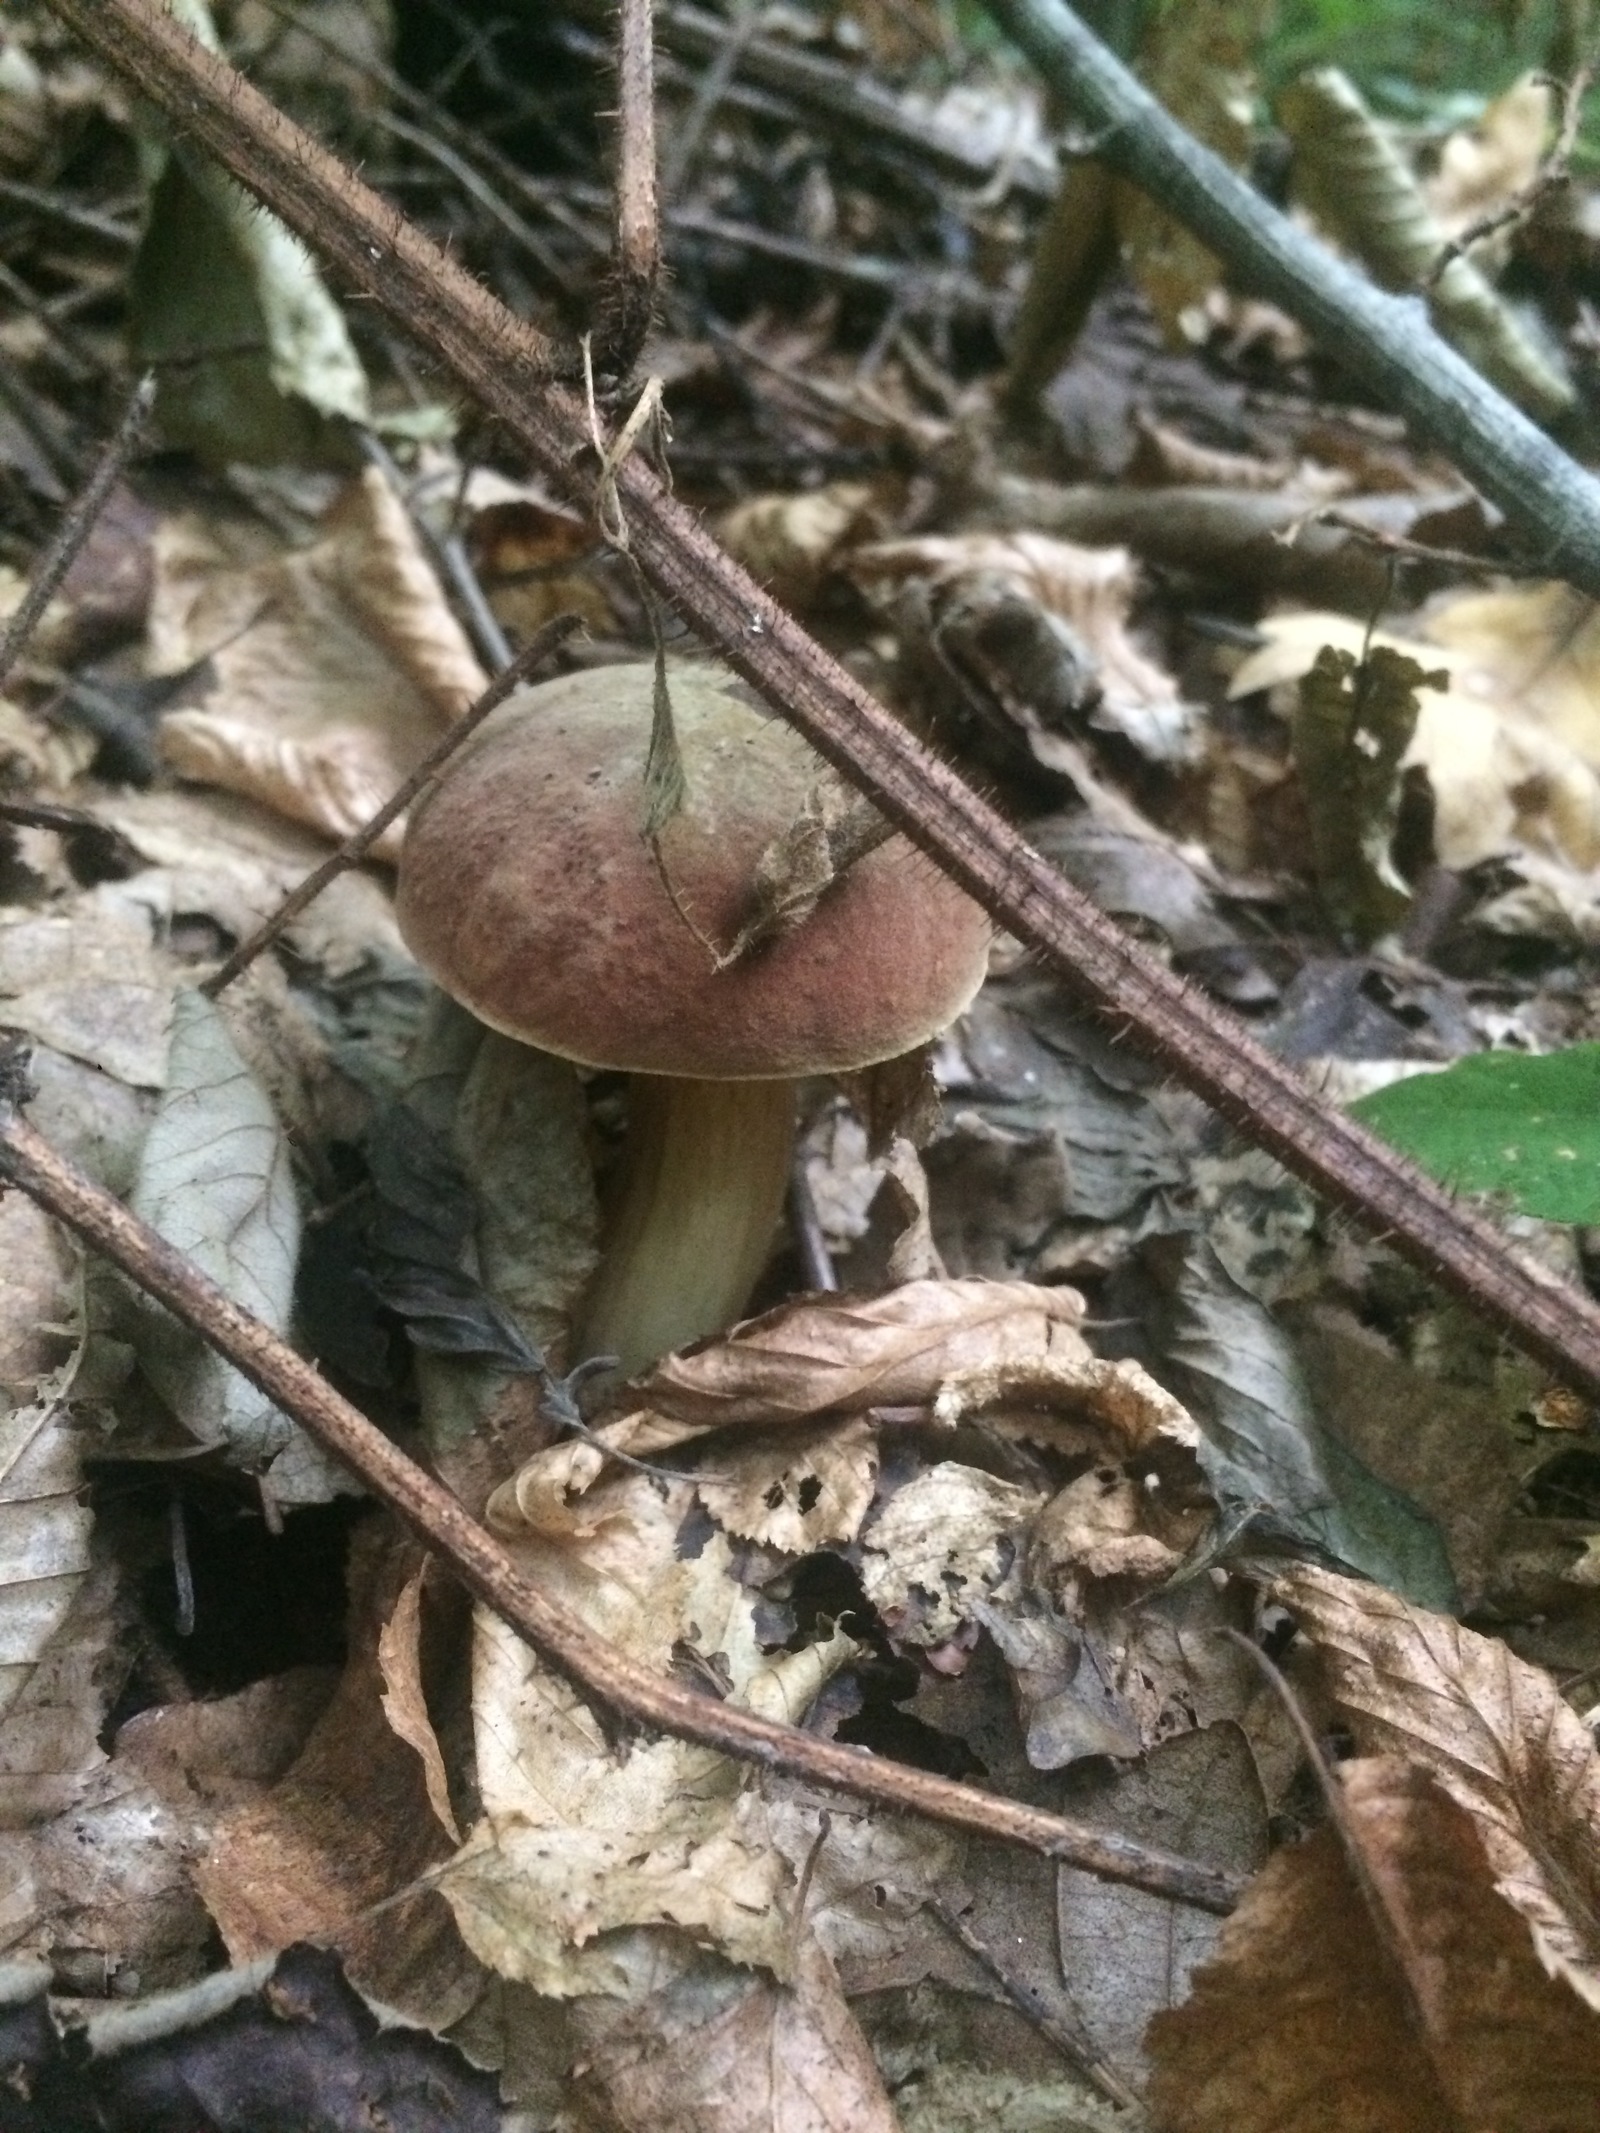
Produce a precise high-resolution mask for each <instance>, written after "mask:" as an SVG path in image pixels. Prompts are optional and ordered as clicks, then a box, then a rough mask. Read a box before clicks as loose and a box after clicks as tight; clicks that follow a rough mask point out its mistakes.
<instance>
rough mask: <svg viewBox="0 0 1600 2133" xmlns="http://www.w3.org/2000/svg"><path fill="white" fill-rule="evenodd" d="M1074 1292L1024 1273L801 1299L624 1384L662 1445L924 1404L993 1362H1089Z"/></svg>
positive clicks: (654, 1443)
mask: <svg viewBox="0 0 1600 2133" xmlns="http://www.w3.org/2000/svg"><path fill="white" fill-rule="evenodd" d="M1083 1313H1084V1303H1083V1298H1082V1297H1081V1296H1080V1295H1079V1294H1078V1293H1077V1291H1076V1290H1075V1289H1067V1288H1045V1287H1041V1286H1037V1285H1035V1284H1034V1283H1031V1282H1025V1281H1012V1282H1007V1281H912V1282H907V1283H906V1284H905V1286H904V1287H902V1288H898V1289H891V1290H890V1291H889V1292H888V1294H887V1295H883V1296H829V1297H806V1298H803V1299H802V1300H801V1301H799V1302H798V1303H792V1304H780V1305H779V1307H778V1308H777V1309H776V1310H775V1311H768V1312H765V1313H764V1314H763V1315H762V1316H761V1317H760V1318H752V1319H750V1320H749V1321H748V1322H747V1323H746V1324H744V1325H742V1326H738V1327H736V1328H735V1329H734V1331H733V1332H732V1333H731V1334H730V1335H729V1336H728V1338H727V1339H726V1340H723V1341H718V1342H716V1343H715V1344H714V1345H713V1346H711V1347H707V1348H702V1349H700V1350H698V1351H696V1352H693V1353H690V1354H686V1355H669V1356H665V1357H663V1359H662V1360H661V1361H660V1362H659V1363H657V1364H656V1365H655V1367H654V1368H653V1369H652V1370H650V1371H648V1372H647V1373H646V1374H645V1375H644V1376H643V1377H641V1378H638V1379H636V1380H635V1381H634V1383H633V1384H632V1385H630V1386H629V1387H628V1388H627V1399H628V1404H629V1408H630V1410H643V1411H644V1412H646V1413H647V1414H648V1416H649V1418H650V1426H649V1429H648V1431H643V1432H641V1433H640V1434H639V1435H638V1436H635V1437H633V1438H631V1439H630V1443H631V1445H632V1446H633V1448H634V1449H635V1450H639V1449H640V1448H641V1445H643V1447H645V1448H648V1449H650V1450H659V1449H661V1448H662V1447H664V1446H666V1445H671V1444H679V1443H682V1442H683V1440H684V1439H685V1438H686V1437H693V1436H699V1435H702V1434H703V1433H704V1432H705V1431H707V1430H713V1429H735V1428H740V1427H744V1428H772V1427H774V1426H776V1425H780V1424H789V1423H796V1422H803V1421H807V1420H810V1419H811V1418H813V1417H814V1416H817V1415H822V1414H857V1413H860V1412H861V1411H862V1410H863V1409H864V1408H868V1407H921V1406H927V1405H929V1404H931V1403H932V1401H934V1400H935V1399H936V1398H937V1397H938V1395H939V1393H940V1391H941V1390H942V1388H943V1386H944V1384H945V1382H946V1380H947V1379H949V1378H951V1377H952V1376H954V1375H955V1374H956V1373H957V1372H959V1371H965V1370H974V1369H977V1368H979V1367H980V1366H981V1365H983V1364H985V1363H988V1362H990V1361H992V1360H994V1359H995V1358H999V1357H1004V1358H1007V1359H1013V1360H1015V1361H1017V1362H1021V1361H1023V1360H1024V1359H1026V1358H1040V1357H1044V1356H1056V1357H1060V1358H1061V1359H1062V1360H1063V1361H1065V1362H1067V1363H1073V1362H1077V1361H1080V1360H1083V1359H1087V1358H1089V1353H1090V1351H1089V1348H1088V1345H1087V1343H1086V1342H1085V1341H1084V1339H1083V1337H1082V1335H1081V1334H1080V1333H1079V1332H1078V1331H1077V1328H1078V1326H1079V1325H1080V1324H1081V1322H1082V1319H1083Z"/></svg>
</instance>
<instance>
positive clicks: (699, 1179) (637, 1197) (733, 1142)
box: [581, 1074, 794, 1375]
mask: <svg viewBox="0 0 1600 2133" xmlns="http://www.w3.org/2000/svg"><path fill="white" fill-rule="evenodd" d="M793 1144H794V1084H793V1082H790V1081H691V1080H686V1079H684V1080H680V1079H679V1078H678V1077H677V1076H668V1075H660V1074H635V1075H634V1076H633V1077H632V1079H631V1081H630V1082H629V1084H628V1145H627V1148H626V1150H625V1151H624V1155H623V1162H624V1166H625V1167H624V1173H623V1180H622V1189H621V1195H620V1197H619V1199H618V1200H617V1203H616V1205H615V1206H614V1208H613V1209H612V1211H611V1214H610V1217H609V1220H608V1222H607V1226H606V1236H605V1242H604V1246H603V1249H602V1254H601V1259H600V1268H599V1271H598V1273H597V1274H596V1276H595V1279H594V1286H593V1287H592V1289H591V1290H590V1292H589V1300H588V1306H587V1309H586V1311H585V1314H584V1322H583V1328H582V1344H581V1352H582V1353H583V1354H585V1355H615V1356H619V1357H620V1358H621V1360H622V1365H623V1368H624V1369H625V1370H626V1371H628V1372H629V1373H630V1375H631V1374H632V1373H633V1372H634V1371H636V1370H640V1369H642V1368H643V1367H644V1366H645V1364H647V1363H651V1362H654V1360H655V1358H656V1357H657V1356H658V1355H665V1354H666V1353H667V1352H668V1350H669V1349H673V1348H681V1347H683V1346H684V1345H685V1344H686V1343H687V1342H689V1341H693V1340H699V1339H700V1337H701V1336H702V1335H703V1334H707V1333H717V1332H720V1331H721V1330H722V1328H723V1327H724V1326H728V1325H731V1324H732V1323H733V1321H734V1320H735V1319H736V1318H737V1317H738V1316H739V1315H740V1313H741V1312H742V1311H743V1309H744V1307H745V1304H746V1302H747V1301H748V1299H749V1295H750V1291H751V1289H752V1288H753V1287H754V1286H755V1283H756V1279H757V1277H758V1276H759V1274H760V1272H761V1269H762V1267H763V1266H764V1265H765V1263H766V1258H767V1254H768V1252H769V1251H770V1250H771V1248H772V1238H773V1232H774V1230H775V1229H776V1228H777V1224H778V1217H779V1215H780V1213H781V1212H782V1209H783V1200H784V1194H785V1191H786V1190H787V1187H788V1180H789V1160H790V1154H791V1151H792V1148H793Z"/></svg>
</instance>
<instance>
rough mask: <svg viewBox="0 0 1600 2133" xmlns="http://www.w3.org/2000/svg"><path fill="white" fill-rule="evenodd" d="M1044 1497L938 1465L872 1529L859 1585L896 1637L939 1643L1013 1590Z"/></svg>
mask: <svg viewBox="0 0 1600 2133" xmlns="http://www.w3.org/2000/svg"><path fill="white" fill-rule="evenodd" d="M1042 1506H1043V1497H1042V1495H1041V1494H1040V1493H1039V1492H1038V1491H1036V1490H1032V1489H1025V1488H1019V1487H1018V1486H1017V1485H1016V1483H1014V1482H1009V1481H1001V1480H1000V1479H998V1478H997V1477H996V1476H995V1475H993V1474H985V1473H983V1472H981V1471H980V1470H979V1469H978V1468H976V1467H968V1466H962V1465H959V1464H958V1463H957V1462H956V1461H955V1460H953V1459H946V1460H943V1461H941V1463H940V1464H939V1465H938V1466H935V1467H932V1468H930V1469H929V1471H928V1472H927V1473H925V1474H920V1475H918V1476H917V1478H916V1479H915V1480H914V1481H909V1482H907V1483H906V1485H905V1487H904V1488H902V1489H897V1490H896V1491H895V1493H894V1495H893V1496H892V1497H891V1498H890V1499H889V1502H888V1503H887V1504H886V1505H885V1507H884V1509H883V1511H882V1513H881V1514H880V1515H879V1517H878V1518H876V1519H875V1520H874V1521H873V1524H872V1526H871V1528H870V1529H869V1531H868V1533H867V1535H866V1541H865V1546H864V1549H863V1552H862V1566H861V1583H862V1586H863V1587H864V1589H865V1591H866V1594H867V1597H868V1599H869V1600H871V1602H872V1604H873V1605H874V1607H876V1608H877V1610H878V1612H879V1614H881V1615H882V1616H883V1618H884V1620H885V1622H886V1623H887V1624H888V1625H889V1629H890V1633H891V1635H893V1636H894V1637H895V1638H896V1639H897V1640H898V1641H901V1642H904V1643H909V1644H923V1645H933V1644H943V1643H945V1642H946V1641H947V1640H948V1639H949V1638H950V1637H952V1636H954V1634H955V1632H956V1630H957V1629H958V1628H960V1626H961V1625H962V1624H963V1623H964V1622H968V1621H970V1620H972V1619H973V1615H974V1612H975V1610H976V1608H977V1607H978V1606H979V1605H980V1604H982V1603H986V1602H987V1603H989V1604H991V1605H992V1604H993V1602H994V1600H995V1598H996V1596H997V1595H999V1594H1001V1593H1002V1591H1004V1589H1005V1588H1006V1587H1007V1586H1009V1587H1010V1595H1009V1596H1010V1598H1011V1599H1012V1601H1013V1602H1014V1601H1015V1599H1016V1568H1017V1563H1018V1559H1019V1557H1020V1554H1021V1548H1022V1541H1023V1536H1024V1534H1025V1533H1026V1530H1027V1527H1028V1525H1029V1523H1030V1522H1031V1520H1032V1519H1033V1517H1034V1514H1035V1513H1036V1512H1037V1511H1039V1510H1040V1509H1041V1508H1042Z"/></svg>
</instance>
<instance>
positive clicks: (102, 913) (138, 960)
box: [0, 882, 173, 1089]
mask: <svg viewBox="0 0 1600 2133" xmlns="http://www.w3.org/2000/svg"><path fill="white" fill-rule="evenodd" d="M172 983H173V974H172V967H171V965H170V964H169V963H168V962H167V960H166V958H165V957H164V956H163V955H162V954H161V952H160V950H159V949H158V948H157V946H156V942H155V935H154V929H153V926H152V923H151V912H150V910H149V908H148V906H147V905H146V904H145V903H144V902H143V901H142V900H141V899H140V898H139V896H138V894H137V892H135V891H131V890H130V889H129V887H128V884H127V883H126V882H103V883H101V885H100V886H99V887H98V888H95V889H86V890H84V891H83V892H82V894H81V895H80V896H78V897H76V898H75V899H74V900H73V902H72V903H71V904H70V905H69V906H68V907H67V909H66V910H64V911H62V910H50V911H39V912H33V911H27V910H21V911H15V912H7V913H5V914H4V916H3V917H0V1016H3V1017H4V1019H5V1021H6V1022H7V1023H8V1024H9V1025H11V1026H12V1027H13V1028H16V1029H24V1030H26V1031H27V1032H28V1033H29V1035H30V1036H33V1037H37V1038H39V1039H40V1041H41V1042H42V1043H45V1044H48V1045H51V1046H53V1047H54V1048H55V1050H56V1051H58V1052H65V1053H67V1055H68V1056H69V1057H70V1058H73V1059H81V1060H84V1061H85V1062H86V1063H87V1064H88V1065H90V1066H96V1067H101V1068H103V1069H104V1070H105V1072H106V1073H108V1074H112V1075H115V1077H116V1078H117V1080H118V1081H124V1082H127V1083H129V1084H130V1085H131V1086H132V1087H135V1088H146V1089H152V1088H160V1086H161V1085H162V1083H163V1082H164V1081H165V1080H166V1078H167V1043H168V1028H169V1024H170V1019H171V1013H172Z"/></svg>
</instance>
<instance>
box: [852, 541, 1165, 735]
mask: <svg viewBox="0 0 1600 2133" xmlns="http://www.w3.org/2000/svg"><path fill="white" fill-rule="evenodd" d="M850 573H851V575H852V576H853V577H854V578H856V579H857V580H858V581H860V582H861V583H862V584H864V585H868V586H875V585H893V584H898V583H903V582H905V581H907V580H917V579H920V580H924V581H926V582H927V583H928V584H929V585H930V586H931V587H932V588H933V590H934V591H935V593H936V594H938V595H939V596H940V597H941V598H943V599H945V600H949V599H951V598H952V597H956V596H959V595H960V594H961V593H962V592H963V591H964V590H968V589H970V588H972V587H973V586H975V585H978V584H982V585H983V586H985V587H987V588H993V587H1003V588H1005V589H1006V590H1007V591H1009V592H1010V593H1011V595H1012V596H1013V597H1015V598H1017V599H1019V600H1024V601H1027V602H1030V603H1032V604H1033V605H1035V606H1037V607H1039V608H1041V609H1042V610H1043V611H1044V612H1045V613H1046V614H1049V615H1053V616H1055V617H1056V618H1057V619H1058V620H1059V621H1061V622H1064V623H1065V624H1066V625H1067V626H1068V628H1069V629H1070V630H1071V631H1073V632H1074V633H1075V635H1076V636H1077V637H1078V638H1079V639H1080V640H1081V641H1082V643H1083V645H1084V646H1086V647H1087V649H1088V651H1089V652H1090V654H1091V655H1092V657H1093V662H1094V669H1095V678H1096V679H1097V681H1098V682H1099V685H1100V688H1101V689H1102V691H1103V692H1104V694H1103V701H1102V702H1101V703H1100V704H1099V706H1098V707H1097V708H1096V709H1095V711H1094V713H1093V715H1092V722H1093V723H1094V724H1095V725H1097V726H1104V727H1108V728H1110V729H1111V730H1113V731H1115V732H1118V733H1121V734H1124V735H1126V737H1127V738H1128V739H1129V740H1130V741H1131V742H1132V743H1133V745H1134V746H1135V747H1136V748H1138V749H1139V750H1140V751H1141V753H1143V754H1145V755H1148V756H1150V757H1151V759H1152V760H1154V761H1157V762H1183V761H1187V760H1189V759H1190V758H1191V757H1192V756H1193V754H1194V752H1195V749H1196V747H1197V746H1198V743H1199V715H1198V713H1197V712H1196V710H1195V708H1194V707H1193V706H1192V705H1190V704H1187V703H1185V702H1184V700H1183V699H1182V697H1180V696H1179V694H1178V686H1177V683H1176V682H1175V681H1174V680H1173V678H1172V676H1171V675H1170V674H1168V673H1167V672H1166V671H1165V670H1164V669H1163V668H1161V667H1158V666H1157V665H1156V664H1155V662H1154V661H1153V660H1150V659H1147V658H1146V657H1145V656H1144V654H1143V653H1142V652H1141V651H1140V650H1139V649H1138V647H1137V646H1136V645H1135V644H1134V642H1133V639H1132V637H1131V636H1130V635H1129V634H1128V616H1129V613H1130V611H1131V609H1132V606H1133V599H1134V594H1135V592H1136V591H1137V589H1138V576H1137V571H1136V568H1135V565H1134V562H1133V558H1132V557H1131V556H1130V555H1129V553H1128V551H1127V550H1126V549H1125V548H1080V547H1077V546H1075V545H1074V544H1073V543H1071V542H1069V541H1059V540H1055V539H1053V538H1051V537H1050V536H1049V535H1047V534H1042V533H965V534H956V535H950V536H944V535H927V536H925V537H923V538H921V539H917V540H908V541H884V542H880V543H879V544H878V545H876V546H874V547H871V548H863V549H860V550H858V551H857V552H856V553H855V554H854V555H853V556H852V557H851V558H850ZM1031 738H1033V742H1034V747H1035V751H1036V752H1037V753H1040V760H1041V761H1044V762H1048V761H1049V757H1048V755H1047V754H1045V753H1042V752H1041V751H1042V750H1043V748H1044V747H1045V746H1046V745H1047V744H1048V742H1049V740H1050V738H1051V736H1050V735H1048V734H1039V735H1038V736H1036V737H1031Z"/></svg>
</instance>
